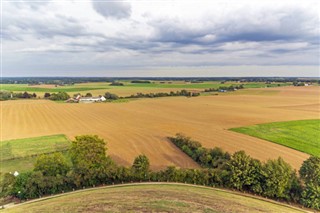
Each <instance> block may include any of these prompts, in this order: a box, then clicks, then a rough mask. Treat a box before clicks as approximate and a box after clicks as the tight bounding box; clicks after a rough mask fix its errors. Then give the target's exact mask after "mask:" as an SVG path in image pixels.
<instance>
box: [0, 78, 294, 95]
mask: <svg viewBox="0 0 320 213" xmlns="http://www.w3.org/2000/svg"><path fill="white" fill-rule="evenodd" d="M121 83H123V84H124V86H110V82H94V83H79V84H74V85H65V86H59V85H46V84H42V85H32V86H30V85H28V84H1V90H6V91H12V92H25V91H26V92H30V93H34V92H35V93H37V95H38V97H39V96H40V97H43V95H44V93H45V92H49V93H54V92H63V91H64V92H67V93H69V95H73V94H75V93H82V94H85V93H87V92H90V93H92V94H93V95H104V93H105V92H111V93H114V94H117V95H119V96H128V95H132V94H136V93H138V92H142V93H151V92H170V91H178V90H182V89H189V90H197V91H200V90H204V89H206V88H218V87H219V86H231V85H240V84H244V87H245V88H264V87H266V86H269V87H278V83H274V84H268V85H266V84H265V83H263V82H258V83H237V82H225V83H223V84H221V82H219V81H208V82H204V83H190V82H184V81H173V82H172V81H164V82H160V81H153V82H152V83H149V84H146V83H131V82H130V81H121ZM279 85H280V86H287V85H291V83H279Z"/></svg>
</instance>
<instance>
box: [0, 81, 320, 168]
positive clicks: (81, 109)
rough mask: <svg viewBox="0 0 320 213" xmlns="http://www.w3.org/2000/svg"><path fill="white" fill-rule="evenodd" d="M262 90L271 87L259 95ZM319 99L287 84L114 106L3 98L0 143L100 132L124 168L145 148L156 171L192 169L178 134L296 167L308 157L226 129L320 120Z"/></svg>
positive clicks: (312, 91)
mask: <svg viewBox="0 0 320 213" xmlns="http://www.w3.org/2000/svg"><path fill="white" fill-rule="evenodd" d="M266 90H267V91H274V92H259V91H266ZM250 91H252V93H251V92H250ZM319 97H320V87H299V88H298V87H284V88H272V89H251V90H247V91H245V90H244V92H239V93H237V92H235V93H234V94H231V93H230V94H228V95H218V96H203V97H196V98H185V97H170V98H158V99H141V100H139V101H132V102H128V103H118V104H115V103H106V104H104V103H101V104H61V103H55V102H51V101H45V100H36V101H35V100H34V101H6V102H1V106H2V107H1V108H2V115H3V117H2V126H1V131H2V139H3V140H8V139H16V138H28V137H36V136H44V135H53V134H61V133H63V134H66V135H67V136H69V137H71V138H72V137H73V136H76V135H82V134H97V135H99V136H101V137H103V138H104V139H105V140H106V141H107V142H108V153H109V154H110V155H111V156H112V157H113V158H114V159H115V160H116V161H117V162H119V163H122V164H124V165H129V164H131V163H132V161H133V159H134V157H135V156H137V155H138V154H140V153H144V154H146V155H147V156H148V157H149V158H150V162H151V165H152V166H153V168H154V169H158V168H163V167H164V166H167V165H177V166H180V167H196V164H195V163H194V162H193V161H192V160H191V159H190V158H188V157H187V156H186V155H185V154H183V153H182V152H181V151H180V150H179V149H177V148H176V147H175V146H174V145H172V144H171V143H170V142H169V141H168V140H167V139H166V137H167V136H172V135H175V134H176V133H178V132H182V133H185V134H186V135H188V136H191V137H192V138H194V139H196V140H199V141H200V142H201V143H202V144H203V145H204V146H206V147H214V146H218V147H222V148H223V149H225V150H227V151H230V152H234V151H237V150H245V151H246V152H247V153H248V154H250V155H251V156H252V157H254V158H258V159H261V160H267V159H269V158H272V159H274V158H277V157H278V156H281V157H283V158H284V159H285V160H286V161H287V162H289V163H290V164H291V165H293V166H294V168H299V167H300V165H301V163H302V161H303V160H305V159H306V158H307V157H308V155H307V154H304V153H301V152H299V151H295V150H292V149H290V148H287V147H283V146H280V145H277V144H274V143H271V142H267V141H264V140H261V139H257V138H253V137H250V136H247V135H243V134H239V133H235V132H232V131H229V130H228V129H229V128H232V127H240V126H247V125H253V124H258V123H268V122H275V121H288V120H301V119H316V118H320V107H319V106H320V100H319Z"/></svg>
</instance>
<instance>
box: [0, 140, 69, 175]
mask: <svg viewBox="0 0 320 213" xmlns="http://www.w3.org/2000/svg"><path fill="white" fill-rule="evenodd" d="M69 145H70V141H69V140H68V139H67V138H66V136H64V135H52V136H43V137H36V138H24V139H16V140H8V141H2V142H1V144H0V156H1V159H0V165H1V172H3V173H6V172H14V171H19V172H21V171H28V170H31V169H32V168H33V163H34V161H35V157H36V156H38V155H40V154H45V153H52V152H61V151H66V150H67V149H68V148H69Z"/></svg>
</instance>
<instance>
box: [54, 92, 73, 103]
mask: <svg viewBox="0 0 320 213" xmlns="http://www.w3.org/2000/svg"><path fill="white" fill-rule="evenodd" d="M69 98H70V95H69V94H68V93H66V92H58V93H52V94H50V96H49V99H50V100H53V101H65V100H68V99H69Z"/></svg>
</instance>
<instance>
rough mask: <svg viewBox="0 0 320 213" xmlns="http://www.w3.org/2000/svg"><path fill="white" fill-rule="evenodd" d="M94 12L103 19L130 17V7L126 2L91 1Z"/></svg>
mask: <svg viewBox="0 0 320 213" xmlns="http://www.w3.org/2000/svg"><path fill="white" fill-rule="evenodd" d="M92 6H93V8H94V10H95V11H96V12H97V13H99V14H100V15H102V16H104V17H105V18H116V19H123V18H129V17H130V15H131V5H130V4H129V3H126V2H121V1H117V2H112V1H111V2H108V1H105V2H102V1H94V0H93V1H92Z"/></svg>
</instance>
